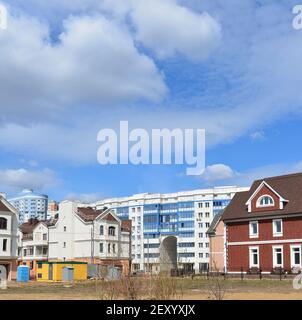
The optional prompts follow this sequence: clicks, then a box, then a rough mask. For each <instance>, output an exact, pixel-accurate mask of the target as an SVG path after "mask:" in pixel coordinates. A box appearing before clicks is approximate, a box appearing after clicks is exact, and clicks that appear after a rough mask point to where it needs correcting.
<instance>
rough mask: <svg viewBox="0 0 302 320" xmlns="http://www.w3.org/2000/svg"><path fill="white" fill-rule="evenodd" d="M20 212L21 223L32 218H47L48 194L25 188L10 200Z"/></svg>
mask: <svg viewBox="0 0 302 320" xmlns="http://www.w3.org/2000/svg"><path fill="white" fill-rule="evenodd" d="M8 201H9V202H10V203H11V204H12V205H13V206H14V207H15V208H16V209H17V210H18V212H19V223H20V224H21V223H24V222H27V221H28V220H29V219H31V218H37V219H39V220H45V219H46V218H47V208H48V196H47V195H44V194H38V193H35V192H34V191H33V190H31V189H25V190H23V191H22V192H21V193H19V194H18V195H17V196H15V197H13V198H11V199H9V200H8Z"/></svg>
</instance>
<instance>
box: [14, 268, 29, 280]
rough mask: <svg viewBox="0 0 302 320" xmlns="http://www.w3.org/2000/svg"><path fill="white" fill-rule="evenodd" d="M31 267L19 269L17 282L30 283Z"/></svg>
mask: <svg viewBox="0 0 302 320" xmlns="http://www.w3.org/2000/svg"><path fill="white" fill-rule="evenodd" d="M29 273H30V270H29V267H28V266H19V267H18V269H17V281H18V282H28V281H29Z"/></svg>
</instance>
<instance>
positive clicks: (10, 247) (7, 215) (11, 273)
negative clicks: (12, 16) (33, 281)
mask: <svg viewBox="0 0 302 320" xmlns="http://www.w3.org/2000/svg"><path fill="white" fill-rule="evenodd" d="M17 245H18V212H17V210H16V209H15V208H14V207H13V206H12V205H11V204H10V203H9V202H8V201H6V200H5V199H4V198H3V197H0V265H1V266H4V267H5V269H6V275H7V279H8V280H12V279H16V271H17V263H16V262H17V259H18V248H17Z"/></svg>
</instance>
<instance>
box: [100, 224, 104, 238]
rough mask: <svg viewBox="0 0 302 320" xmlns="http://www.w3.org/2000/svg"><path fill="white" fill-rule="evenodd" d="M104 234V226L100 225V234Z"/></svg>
mask: <svg viewBox="0 0 302 320" xmlns="http://www.w3.org/2000/svg"><path fill="white" fill-rule="evenodd" d="M103 234H104V226H100V236H102V235H103Z"/></svg>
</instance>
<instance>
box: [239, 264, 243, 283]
mask: <svg viewBox="0 0 302 320" xmlns="http://www.w3.org/2000/svg"><path fill="white" fill-rule="evenodd" d="M240 275H241V281H243V268H242V267H241V273H240Z"/></svg>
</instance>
